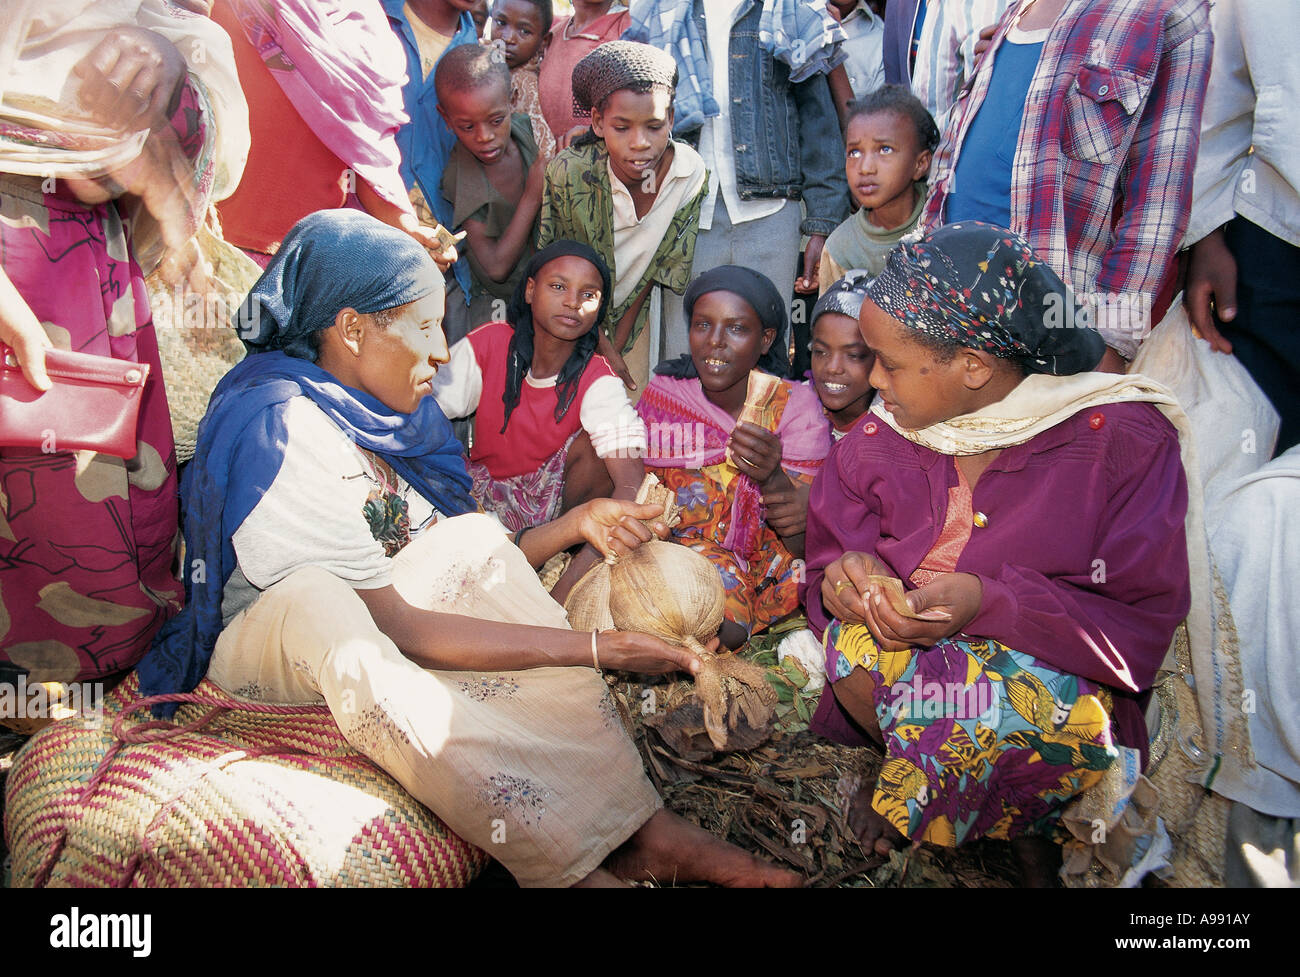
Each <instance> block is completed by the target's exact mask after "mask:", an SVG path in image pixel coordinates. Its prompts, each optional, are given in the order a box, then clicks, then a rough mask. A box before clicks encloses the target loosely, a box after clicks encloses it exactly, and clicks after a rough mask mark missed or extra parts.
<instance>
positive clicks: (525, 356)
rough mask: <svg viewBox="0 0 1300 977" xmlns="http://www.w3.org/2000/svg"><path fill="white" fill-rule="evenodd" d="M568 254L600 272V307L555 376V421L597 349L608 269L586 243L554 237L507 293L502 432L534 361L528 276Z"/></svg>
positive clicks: (607, 298) (609, 294) (609, 288)
mask: <svg viewBox="0 0 1300 977" xmlns="http://www.w3.org/2000/svg"><path fill="white" fill-rule="evenodd" d="M568 255H573V256H575V257H578V258H582V259H583V260H585V261H589V262H591V264H592V265H594V266H595V268H596V270H597V271H598V272H600V282H601V285H600V309H599V310H597V312H596V323H595V325H593V326H592V327H591V330H590V331H589V332H587V333H586V334H585V335H583V336H582V338H581V339H579V340H578V342H577V343H576V344H575V345H574V347H573V352H572V353H570V354H569V358H568V360H566V361H565V363H564V366H563V367H562V368H561V370H560V375H559V377H557V378H556V381H555V400H556V402H555V419H556V420H557V421H559V420H561V419H563V417H564V415H565V414H567V413H568V412H569V407H570V406H571V405H572V404H573V398H574V397H576V396H577V395H578V381H579V380H580V379H582V374H583V372H584V371H585V370H586V369H587V364H588V363H590V362H591V358H592V356H594V355H595V353H596V342H597V340H598V339H599V338H600V336H599V334H598V333H597V330H598V329H599V328H600V323H601V321H602V320H603V319H604V318H605V310H606V309H607V308H609V303H610V300H611V299H612V297H613V295H612V292H613V287H612V285H611V284H610V277H609V269H608V268H607V267H606V266H605V262H604V261H602V260H601V257H600V255H598V254H597V253H596V252H595V251H594V250H593V249H592V248H590V247H588V246H587V245H585V244H582V243H581V242H578V241H569V240H560V241H553V242H551V243H550V244H548V245H547V246H546V247H544V248H542V250H540V251H538V252H537V253H536V254H534V255H533V256H532V258H530V259H529V261H528V264H527V265H526V266H525V267H524V274H523V277H522V278H520V279H519V284H518V285H516V286H515V294H514V295H512V296H511V297H510V304H509V305H508V306H506V320H507V321H508V322H509V323H510V324H511V325H512V326H513V327H514V330H515V332H514V335H513V336H511V337H510V349H509V352H508V353H507V354H506V389H505V395H504V397H503V403H504V404H505V412H506V413H505V420H504V421H503V422H502V424H501V432H502V433H503V434H504V433H505V430H506V427H507V425H509V423H510V415H511V413H512V412H513V411H514V409H515V408H516V407H518V406H519V394H520V391H521V390H523V386H524V376H525V375H526V374H527V373H528V368H529V367H530V366H532V363H533V309H532V306H530V305H529V304H528V302H527V300H526V299H525V298H524V294H525V292H526V291H527V288H528V280H529V279H530V278H536V277H537V275H538V273H539V272H540V271H541V270H542V268H543V267H544V266H545V265H546V264H547V263H549V262H551V261H554V260H555V259H556V258H563V257H566V256H568Z"/></svg>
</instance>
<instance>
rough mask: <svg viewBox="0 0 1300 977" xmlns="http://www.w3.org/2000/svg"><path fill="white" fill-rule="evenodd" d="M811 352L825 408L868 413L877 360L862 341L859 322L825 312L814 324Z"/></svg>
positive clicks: (818, 394) (814, 377)
mask: <svg viewBox="0 0 1300 977" xmlns="http://www.w3.org/2000/svg"><path fill="white" fill-rule="evenodd" d="M811 352H812V375H813V384H814V385H815V386H816V388H817V396H818V397H819V398H820V399H821V402H822V406H823V407H825V408H826V409H827V410H829V411H833V412H836V413H839V412H841V411H843V412H846V413H854V414H864V413H866V410H867V408H868V407H869V406H871V396H872V392H873V391H872V389H871V368H872V367H873V366H874V365H875V362H876V358H875V357H874V356H872V355H871V350H870V349H869V348H868V347H867V344H866V343H865V342H863V341H862V333H861V332H860V331H859V330H858V320H857V319H853V318H851V317H849V316H846V315H841V314H840V313H838V312H823V313H822V314H821V315H820V316H818V317H817V321H816V322H815V323H813V332H812V347H811Z"/></svg>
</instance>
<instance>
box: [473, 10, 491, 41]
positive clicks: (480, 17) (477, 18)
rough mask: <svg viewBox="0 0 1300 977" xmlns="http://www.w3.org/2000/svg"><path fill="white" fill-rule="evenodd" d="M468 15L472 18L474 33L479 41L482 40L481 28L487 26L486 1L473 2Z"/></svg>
mask: <svg viewBox="0 0 1300 977" xmlns="http://www.w3.org/2000/svg"><path fill="white" fill-rule="evenodd" d="M469 15H470V16H471V17H473V18H474V33H475V34H477V35H478V39H479V40H480V41H481V40H483V28H484V27H486V26H487V19H488V5H487V0H474V6H473V7H471V8H470V11H469Z"/></svg>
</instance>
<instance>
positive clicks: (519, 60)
mask: <svg viewBox="0 0 1300 977" xmlns="http://www.w3.org/2000/svg"><path fill="white" fill-rule="evenodd" d="M492 40H494V41H501V43H502V44H504V45H505V49H506V66H507V67H509V68H511V69H514V68H518V67H519V66H520V65H521V64H527V63H528V62H529V61H531V60H532V59H533V56H534V55H535V54H537V50H538V48H540V47H541V46H542V40H543V35H542V17H541V15H540V14H539V13H538V12H537V8H536V7H535V6H533V5H532V4H531V3H528V2H527V0H497V2H496V5H495V6H494V7H493V8H492Z"/></svg>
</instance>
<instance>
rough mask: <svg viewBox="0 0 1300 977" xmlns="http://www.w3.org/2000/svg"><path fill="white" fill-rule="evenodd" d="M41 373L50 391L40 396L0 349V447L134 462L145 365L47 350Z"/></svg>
mask: <svg viewBox="0 0 1300 977" xmlns="http://www.w3.org/2000/svg"><path fill="white" fill-rule="evenodd" d="M45 371H46V373H48V374H49V376H50V381H51V382H52V383H53V386H52V387H51V388H50V389H49V390H47V391H46V392H45V393H41V392H40V391H39V390H37V389H36V388H35V387H33V386H32V385H31V384H30V383H28V382H27V378H26V377H24V376H23V371H22V369H21V368H20V367H19V366H18V361H17V359H16V358H15V356H14V352H13V350H12V349H10V348H9V347H7V346H0V446H3V447H9V446H12V447H19V448H39V449H40V450H42V451H47V452H53V451H77V450H82V449H90V450H92V451H101V452H103V453H104V454H107V455H116V456H117V457H118V458H134V457H135V454H136V439H135V429H136V421H137V419H138V418H139V415H140V399H141V397H143V396H144V384H145V380H147V379H148V377H149V365H148V364H147V363H131V362H129V361H127V360H115V359H113V358H112V357H110V356H94V355H91V354H90V353H73V352H69V351H67V350H61V349H47V350H46V351H45Z"/></svg>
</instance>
